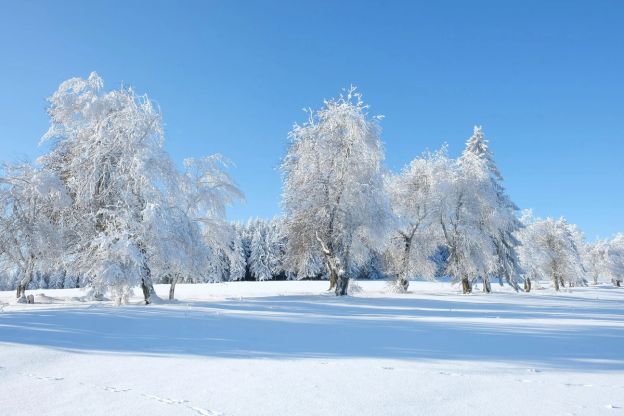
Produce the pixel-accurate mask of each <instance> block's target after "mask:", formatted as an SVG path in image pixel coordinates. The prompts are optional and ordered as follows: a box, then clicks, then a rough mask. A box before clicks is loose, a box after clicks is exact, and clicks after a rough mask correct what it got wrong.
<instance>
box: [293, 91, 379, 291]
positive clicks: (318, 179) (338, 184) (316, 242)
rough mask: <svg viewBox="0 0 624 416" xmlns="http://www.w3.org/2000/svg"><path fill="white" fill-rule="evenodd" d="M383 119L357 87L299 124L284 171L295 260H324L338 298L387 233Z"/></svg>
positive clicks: (312, 113)
mask: <svg viewBox="0 0 624 416" xmlns="http://www.w3.org/2000/svg"><path fill="white" fill-rule="evenodd" d="M377 121H378V119H377V118H372V117H370V116H369V115H368V113H367V106H365V105H364V103H363V102H362V100H361V95H360V94H359V93H357V92H356V91H355V89H354V88H351V89H350V90H349V91H348V92H347V93H346V95H341V96H340V97H338V98H337V99H331V100H328V101H325V105H324V106H323V108H321V109H320V110H318V111H316V112H310V114H309V119H308V121H307V122H306V123H304V124H303V125H298V124H297V125H295V126H294V128H293V129H292V131H291V132H290V139H291V144H290V147H289V149H288V153H287V155H286V157H285V158H284V160H283V162H282V166H281V168H282V172H283V178H284V183H283V194H282V198H283V199H282V204H283V208H284V212H285V228H286V230H287V233H286V234H287V238H288V248H287V251H288V257H289V261H290V262H291V263H292V264H301V263H302V262H306V261H308V260H309V259H310V258H311V257H312V256H314V255H315V254H320V255H322V256H323V257H324V262H325V268H326V270H327V271H328V274H329V276H330V289H333V288H335V293H336V295H345V294H346V293H347V287H348V283H349V278H350V275H349V271H350V270H353V269H354V268H357V266H359V265H361V264H362V263H363V262H365V261H366V258H367V253H368V251H369V248H368V247H370V245H371V244H376V243H377V242H382V241H383V238H384V234H385V232H386V229H387V221H386V220H385V218H386V216H387V213H388V205H387V202H386V198H385V197H384V191H383V179H382V174H383V167H382V161H383V158H384V154H383V147H382V144H381V140H380V138H379V131H380V129H379V125H378V122H377ZM367 244H368V245H367Z"/></svg>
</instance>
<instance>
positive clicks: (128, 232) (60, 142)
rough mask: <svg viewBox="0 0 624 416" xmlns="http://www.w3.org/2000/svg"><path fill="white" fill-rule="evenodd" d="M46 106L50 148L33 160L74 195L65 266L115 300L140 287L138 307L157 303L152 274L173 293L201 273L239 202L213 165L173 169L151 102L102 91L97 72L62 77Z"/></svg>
mask: <svg viewBox="0 0 624 416" xmlns="http://www.w3.org/2000/svg"><path fill="white" fill-rule="evenodd" d="M49 102H50V107H49V109H48V113H49V115H50V119H51V126H50V129H49V130H48V132H47V133H46V135H45V136H44V138H43V140H44V141H50V142H52V151H51V152H50V153H49V154H47V155H45V156H43V157H42V158H40V163H41V164H42V166H44V168H45V169H46V170H49V171H51V172H55V173H56V174H57V175H58V177H59V178H60V180H61V181H62V183H63V185H64V186H65V188H66V189H67V193H68V194H69V195H71V198H72V202H71V204H72V207H71V210H70V211H71V214H70V219H69V220H68V221H67V223H68V225H69V226H70V227H71V237H70V238H69V249H68V251H69V253H70V255H69V256H68V259H69V260H70V261H69V265H68V267H69V268H70V270H72V272H73V273H77V274H80V275H84V276H85V277H86V278H87V281H88V283H89V285H90V286H91V287H92V288H93V289H94V290H95V291H96V292H98V293H101V292H104V291H109V290H110V291H113V292H114V293H113V294H114V296H115V299H116V300H117V301H118V302H123V301H124V300H126V299H127V297H128V294H129V292H130V290H131V288H132V287H134V286H136V285H140V286H141V288H142V290H143V295H144V298H145V303H150V302H151V301H152V300H153V299H154V298H155V294H154V289H153V283H152V281H153V271H156V270H157V271H158V272H159V273H164V274H167V275H170V276H171V281H172V282H173V287H174V286H175V282H176V281H177V280H178V279H179V278H180V277H190V276H195V275H197V274H199V275H201V274H202V272H203V273H204V274H206V269H207V267H206V265H202V264H201V261H202V260H203V259H205V258H206V257H207V256H206V253H207V252H209V251H210V247H207V246H208V245H209V244H208V243H209V242H214V241H221V240H220V239H219V238H214V239H213V240H212V241H208V240H210V239H211V238H212V237H213V234H214V233H215V230H216V229H217V226H216V225H215V224H216V223H219V221H221V220H222V218H223V211H224V207H225V205H227V204H228V203H229V202H231V200H232V199H233V198H235V197H240V191H238V190H237V188H236V187H235V186H234V185H233V183H232V182H231V180H229V177H228V176H227V175H226V174H225V173H224V172H222V171H221V170H220V169H219V165H218V164H219V160H220V159H218V158H217V159H215V158H214V157H213V158H206V159H200V160H193V159H191V160H188V161H186V162H185V167H186V171H185V172H184V173H182V174H179V173H178V172H176V169H175V167H174V165H173V163H172V161H171V159H170V158H169V156H168V154H167V153H166V151H165V150H164V148H163V144H164V135H163V129H162V119H161V115H160V112H159V111H158V110H157V109H156V108H155V106H154V105H153V103H152V102H151V101H150V100H149V98H148V97H147V96H137V95H136V94H135V93H134V91H133V90H132V89H131V88H123V89H120V90H113V91H110V92H106V91H104V90H103V82H102V79H101V78H100V77H99V76H98V75H97V74H95V73H92V74H91V75H90V76H89V78H88V79H86V80H85V79H81V78H73V79H70V80H68V81H65V82H64V83H62V84H61V86H60V87H59V89H58V90H57V91H56V92H55V93H54V94H53V95H52V97H50V98H49ZM153 269H154V270H153ZM173 287H172V289H173ZM172 294H173V290H172Z"/></svg>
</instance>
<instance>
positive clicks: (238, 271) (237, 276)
mask: <svg viewBox="0 0 624 416" xmlns="http://www.w3.org/2000/svg"><path fill="white" fill-rule="evenodd" d="M227 253H228V263H229V267H228V270H229V274H228V279H229V280H230V281H235V280H243V279H245V272H246V268H247V259H246V257H245V248H244V246H243V239H242V227H241V225H240V224H233V225H232V232H231V241H230V247H229V250H228V252H227Z"/></svg>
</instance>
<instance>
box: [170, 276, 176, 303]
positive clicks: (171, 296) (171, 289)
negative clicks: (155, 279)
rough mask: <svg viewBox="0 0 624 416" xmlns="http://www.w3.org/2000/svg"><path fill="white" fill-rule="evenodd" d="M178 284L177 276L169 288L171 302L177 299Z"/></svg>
mask: <svg viewBox="0 0 624 416" xmlns="http://www.w3.org/2000/svg"><path fill="white" fill-rule="evenodd" d="M176 283H178V277H177V276H175V277H173V278H172V279H171V286H169V300H173V299H175V287H176Z"/></svg>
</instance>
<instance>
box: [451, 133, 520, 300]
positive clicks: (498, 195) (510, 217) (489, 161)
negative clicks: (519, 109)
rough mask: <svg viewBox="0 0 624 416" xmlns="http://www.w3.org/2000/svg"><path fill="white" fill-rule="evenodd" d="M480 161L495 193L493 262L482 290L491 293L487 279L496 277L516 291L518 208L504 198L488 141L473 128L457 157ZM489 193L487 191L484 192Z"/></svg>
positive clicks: (518, 263)
mask: <svg viewBox="0 0 624 416" xmlns="http://www.w3.org/2000/svg"><path fill="white" fill-rule="evenodd" d="M469 156H470V157H474V156H476V157H477V158H479V159H481V160H482V161H483V163H484V164H485V166H486V168H487V170H488V172H489V173H490V179H491V186H492V187H493V190H494V195H495V199H494V200H493V201H488V203H490V204H492V206H493V207H494V208H495V210H494V211H493V212H491V214H490V215H488V220H489V224H487V226H488V228H489V231H490V234H491V235H490V238H492V241H493V243H494V248H495V255H496V259H497V260H496V262H495V264H494V268H493V269H492V270H489V271H488V273H487V274H486V275H484V276H481V277H482V279H483V289H484V291H486V292H490V290H491V289H490V280H489V278H490V276H492V277H498V278H499V280H500V282H501V284H502V279H503V278H504V279H505V280H506V281H507V282H508V283H509V284H510V285H511V286H513V287H514V288H515V289H516V290H518V280H519V279H520V278H521V273H522V270H521V267H520V260H519V258H518V254H517V250H516V248H517V246H518V244H519V242H518V240H517V239H516V237H515V236H514V233H515V232H516V231H517V230H518V229H520V227H521V226H522V224H521V222H520V220H519V219H518V217H517V215H516V213H517V211H518V207H517V206H516V204H514V203H513V201H512V200H511V198H510V197H509V196H508V195H507V193H506V191H505V187H504V186H503V177H502V175H501V173H500V171H499V169H498V167H497V166H496V163H495V162H494V156H493V155H492V152H491V151H490V149H489V142H488V140H487V139H486V138H485V136H484V134H483V129H482V128H481V127H480V126H475V127H474V131H473V134H472V136H471V137H470V138H469V139H468V141H467V142H466V148H465V149H464V152H463V154H462V156H461V157H460V159H459V160H460V163H461V162H463V161H465V160H466V159H467V158H468V157H469ZM487 193H488V194H490V192H489V191H488V192H487Z"/></svg>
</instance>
